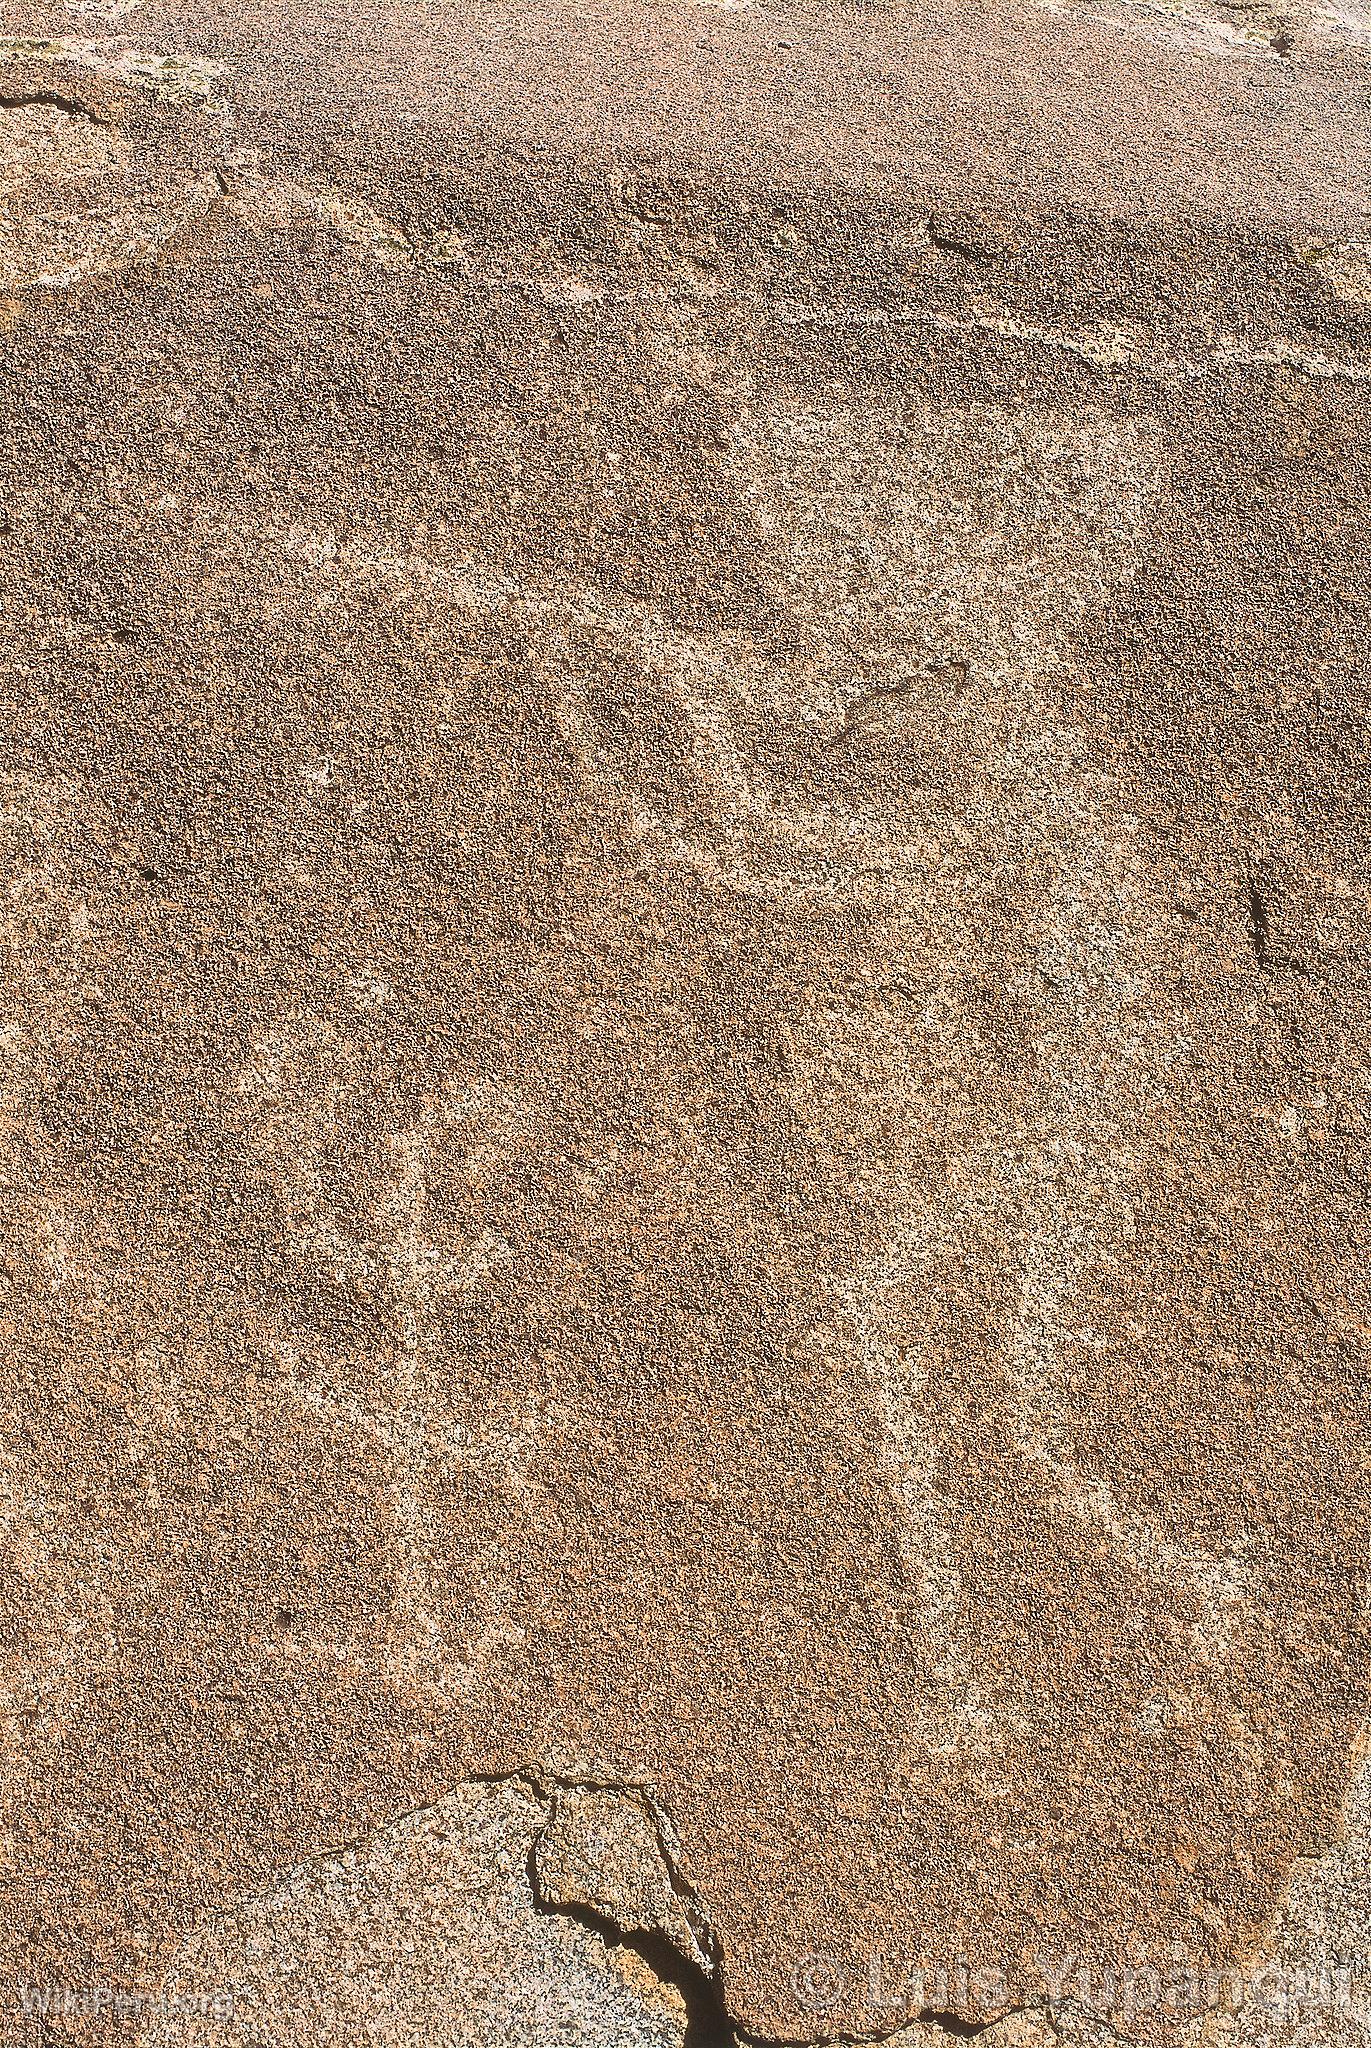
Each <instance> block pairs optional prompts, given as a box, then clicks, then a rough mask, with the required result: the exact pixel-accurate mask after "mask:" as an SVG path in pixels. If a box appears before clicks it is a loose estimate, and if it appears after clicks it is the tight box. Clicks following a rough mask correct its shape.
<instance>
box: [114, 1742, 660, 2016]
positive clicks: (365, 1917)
mask: <svg viewBox="0 0 1371 2048" xmlns="http://www.w3.org/2000/svg"><path fill="white" fill-rule="evenodd" d="M547 1812H548V1806H547V1802H546V1800H545V1799H544V1798H543V1797H542V1795H540V1794H539V1793H538V1792H536V1791H534V1790H533V1789H532V1788H531V1787H529V1786H527V1785H525V1784H524V1783H522V1782H521V1781H518V1780H505V1781H503V1782H501V1783H496V1784H472V1785H466V1786H464V1787H462V1789H461V1790H460V1791H457V1792H455V1793H453V1794H452V1795H451V1797H449V1798H447V1799H443V1800H441V1801H440V1802H439V1803H438V1804H437V1805H435V1806H432V1807H427V1808H425V1809H424V1810H423V1811H421V1812H419V1813H415V1814H411V1815H409V1816H407V1817H406V1818H405V1819H403V1820H400V1821H397V1822H396V1823H395V1824H394V1826H392V1827H388V1828H383V1829H382V1830H380V1831H379V1832H378V1833H377V1834H375V1835H372V1836H370V1837H368V1838H367V1839H366V1840H365V1841H363V1842H360V1843H358V1844H356V1845H355V1846H353V1847H350V1848H346V1849H342V1850H339V1851H338V1852H336V1853H335V1854H329V1855H325V1856H321V1857H319V1858H317V1859H316V1860H314V1861H312V1862H308V1863H304V1864H300V1865H298V1866H297V1867H296V1868H294V1869H292V1870H289V1871H287V1872H286V1873H285V1875H284V1876H283V1877H281V1879H280V1880H279V1881H278V1882H277V1883H276V1884H275V1885H273V1887H272V1888H271V1889H270V1890H269V1891H267V1892H263V1893H261V1894H260V1895H258V1896H256V1897H253V1898H249V1899H245V1900H242V1901H240V1902H239V1903H238V1904H236V1905H235V1906H233V1907H232V1908H231V1909H230V1910H229V1911H227V1912H225V1913H223V1914H221V1915H218V1916H216V1917H215V1918H214V1919H212V1920H210V1921H208V1922H207V1923H206V1924H205V1925H203V1926H202V1927H201V1928H199V1929H198V1930H197V1931H196V1932H195V1933H194V1934H193V1935H192V1936H191V1937H190V1938H189V1939H188V1940H187V1941H186V1942H185V1943H184V1944H183V1945H182V1947H181V1948H180V1950H179V1951H178V1952H177V1954H176V1956H175V1958H174V1960H173V1964H172V1968H171V1970H170V1972H169V1974H168V1976H167V1978H166V1981H165V1984H164V1987H163V1997H162V2000H161V2003H160V2006H159V2008H158V2009H157V2010H156V2011H155V2012H154V2013H153V2014H152V2015H151V2016H150V2017H149V2019H148V2021H147V2023H146V2024H145V2025H144V2027H143V2029H142V2031H141V2033H140V2036H139V2041H140V2048H260V2044H262V2043H265V2042H267V2041H269V2042H270V2043H271V2044H272V2048H331V2044H335V2043H336V2044H339V2048H341V2044H343V2043H346V2044H347V2048H491V2044H492V2043H495V2042H498V2043H500V2048H579V2044H584V2048H682V2044H683V2043H684V2039H685V2032H686V2024H687V2013H686V2007H685V2002H684V2000H683V1998H682V1997H681V1995H680V1994H679V1993H678V1992H677V1991H676V1990H675V1989H674V1988H673V1987H671V1986H670V1985H667V1984H663V1983H662V1982H661V1981H660V1980H659V1979H658V1978H657V1976H656V1975H655V1973H654V1972H653V1971H652V1970H651V1969H650V1968H649V1967H648V1965H647V1964H646V1963H644V1962H643V1961H642V1960H641V1958H640V1957H638V1956H637V1955H636V1954H635V1953H634V1952H633V1951H632V1950H631V1949H629V1948H626V1947H618V1946H615V1945H614V1944H613V1943H611V1942H610V1941H607V1940H606V1939H604V1938H602V1937H601V1936H600V1935H599V1934H598V1933H597V1932H595V1931H594V1930H593V1929H592V1928H588V1927H586V1926H584V1925H582V1924H581V1923H580V1922H578V1921H576V1920H574V1919H571V1918H569V1917H567V1916H565V1915H563V1914H559V1913H555V1912H548V1911H547V1910H545V1909H543V1908H540V1906H539V1904H538V1902H537V1901H536V1900H535V1898H534V1895H533V1891H532V1888H531V1885H530V1879H529V1865H530V1857H531V1855H532V1853H533V1848H534V1843H535V1841H536V1839H537V1836H538V1832H539V1829H540V1828H541V1826H542V1825H543V1822H544V1820H545V1818H546V1816H547Z"/></svg>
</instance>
